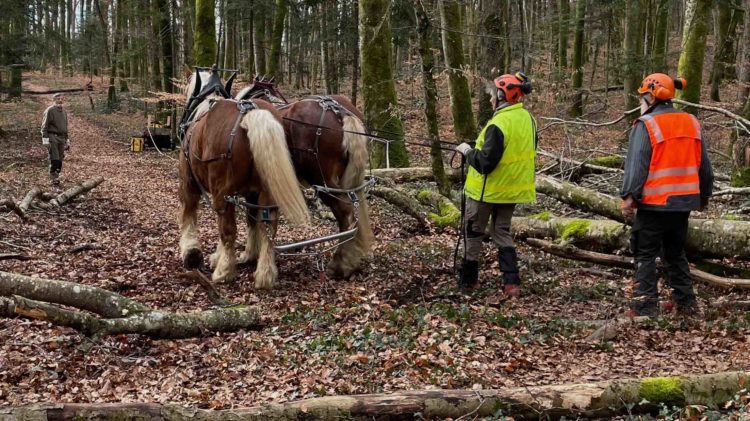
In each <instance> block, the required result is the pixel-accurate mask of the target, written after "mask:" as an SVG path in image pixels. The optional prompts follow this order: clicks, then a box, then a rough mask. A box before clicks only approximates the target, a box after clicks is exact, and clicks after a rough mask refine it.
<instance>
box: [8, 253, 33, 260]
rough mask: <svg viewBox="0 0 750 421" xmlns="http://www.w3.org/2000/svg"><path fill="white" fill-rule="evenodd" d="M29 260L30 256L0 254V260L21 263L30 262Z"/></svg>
mask: <svg viewBox="0 0 750 421" xmlns="http://www.w3.org/2000/svg"><path fill="white" fill-rule="evenodd" d="M31 259H32V257H31V256H27V255H25V254H17V253H3V254H0V260H21V261H26V260H31Z"/></svg>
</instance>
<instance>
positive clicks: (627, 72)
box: [621, 0, 703, 110]
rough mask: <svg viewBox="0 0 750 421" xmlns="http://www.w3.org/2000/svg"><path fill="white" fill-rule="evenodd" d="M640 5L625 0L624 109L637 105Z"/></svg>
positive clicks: (639, 78) (639, 68)
mask: <svg viewBox="0 0 750 421" xmlns="http://www.w3.org/2000/svg"><path fill="white" fill-rule="evenodd" d="M701 1H703V0H701ZM640 9H641V8H640V5H639V3H638V1H626V2H625V13H626V15H627V20H626V24H625V40H624V47H623V50H624V52H623V63H622V66H621V67H622V68H623V72H624V74H623V84H624V91H623V94H624V95H625V109H626V110H629V109H631V108H633V107H637V106H638V93H637V92H636V89H637V88H638V85H639V84H640V82H641V72H642V69H641V66H640V52H639V51H638V39H639V38H640V36H641V32H640Z"/></svg>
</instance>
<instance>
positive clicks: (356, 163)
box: [341, 115, 374, 252]
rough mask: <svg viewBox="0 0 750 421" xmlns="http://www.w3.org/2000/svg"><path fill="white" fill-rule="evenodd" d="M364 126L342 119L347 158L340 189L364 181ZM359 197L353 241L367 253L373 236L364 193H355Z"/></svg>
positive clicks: (365, 155) (348, 119) (365, 153)
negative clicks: (356, 228) (356, 224)
mask: <svg viewBox="0 0 750 421" xmlns="http://www.w3.org/2000/svg"><path fill="white" fill-rule="evenodd" d="M359 133H365V126H364V124H362V121H360V119H359V118H357V117H355V116H351V115H348V116H345V117H344V140H343V148H344V153H345V154H346V155H347V156H348V157H349V162H348V163H347V164H346V169H345V170H344V174H343V175H342V176H341V187H342V188H345V189H353V188H355V187H359V186H360V185H362V183H363V182H364V180H365V171H366V169H367V161H368V159H367V156H368V155H367V137H366V136H365V135H364V134H359ZM357 196H358V197H359V214H358V215H357V217H358V219H359V230H358V231H357V237H356V238H355V241H356V242H357V245H358V246H359V248H360V249H361V250H362V251H363V252H367V250H369V249H370V245H371V244H372V241H373V238H374V234H373V232H372V225H371V224H370V214H369V211H368V210H367V199H366V198H365V195H364V192H362V191H360V192H358V193H357Z"/></svg>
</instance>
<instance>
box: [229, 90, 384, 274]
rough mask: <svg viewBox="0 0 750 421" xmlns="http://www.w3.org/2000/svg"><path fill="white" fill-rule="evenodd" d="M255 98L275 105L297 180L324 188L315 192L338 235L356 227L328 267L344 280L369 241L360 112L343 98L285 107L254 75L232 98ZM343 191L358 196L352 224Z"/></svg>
mask: <svg viewBox="0 0 750 421" xmlns="http://www.w3.org/2000/svg"><path fill="white" fill-rule="evenodd" d="M253 98H258V99H264V100H268V101H270V102H273V103H275V104H276V105H277V108H278V109H279V111H280V112H281V115H282V118H283V120H284V121H283V124H284V132H285V133H286V140H287V145H288V147H289V151H290V153H291V155H292V162H293V164H294V169H295V170H296V172H297V176H298V177H299V179H300V181H301V182H303V183H305V184H307V185H314V186H323V187H324V188H323V189H319V190H318V193H319V196H320V198H321V200H322V201H323V203H325V204H326V205H327V206H328V207H330V208H331V211H332V212H333V215H334V216H335V217H336V221H337V223H338V228H339V231H340V232H343V231H346V230H350V229H352V227H353V226H354V224H355V223H356V224H357V231H356V234H355V236H354V238H353V239H352V241H347V242H344V243H342V244H340V245H339V246H338V248H337V249H336V252H335V253H334V256H333V259H331V262H330V263H329V264H328V268H327V273H328V274H329V275H332V276H340V277H348V276H349V275H351V273H352V272H354V271H355V270H356V269H357V268H358V267H359V266H360V264H361V261H362V259H363V257H365V256H366V255H367V252H368V251H369V249H370V246H371V245H372V241H373V233H372V227H371V224H370V217H369V212H368V209H367V201H366V199H365V195H364V192H363V191H362V189H358V188H359V187H361V186H362V185H363V183H364V178H365V171H366V168H367V162H368V154H367V137H366V136H365V135H364V133H365V127H364V124H363V123H362V121H363V120H364V117H363V115H362V113H361V112H360V111H359V110H358V109H357V108H356V107H355V106H354V104H352V102H351V100H350V99H349V98H347V97H345V96H342V95H330V96H310V97H306V98H304V99H302V100H299V101H295V102H293V103H291V104H288V103H287V102H286V100H285V99H284V97H283V95H282V94H281V93H280V92H279V91H278V90H277V89H276V86H275V83H274V81H273V79H271V80H266V79H264V78H259V77H257V76H256V77H255V78H254V80H253V84H251V85H250V86H248V87H246V88H244V89H242V90H241V91H240V92H239V93H238V94H237V95H236V96H235V99H237V100H247V99H253ZM282 100H283V101H282ZM336 190H339V191H336ZM341 190H349V191H350V192H354V193H356V195H357V199H358V206H357V218H356V219H355V217H354V207H355V206H354V203H353V201H352V200H351V199H350V196H349V194H348V192H344V191H341Z"/></svg>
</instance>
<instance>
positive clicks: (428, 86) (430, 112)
mask: <svg viewBox="0 0 750 421" xmlns="http://www.w3.org/2000/svg"><path fill="white" fill-rule="evenodd" d="M414 10H415V11H416V16H417V31H418V34H419V55H420V56H421V57H422V87H423V89H424V115H425V119H426V120H427V135H428V136H429V137H430V139H431V142H430V156H431V158H432V172H433V174H434V177H435V182H436V183H437V186H438V190H439V191H440V193H441V194H443V195H446V196H447V195H449V194H450V191H451V186H450V183H449V182H448V178H447V177H446V175H445V170H444V167H443V151H442V149H441V148H440V146H441V145H440V130H439V128H438V119H437V86H436V84H435V79H433V76H432V69H433V63H434V61H433V57H432V43H431V40H432V27H431V25H430V19H429V17H428V16H427V11H426V10H425V7H424V2H423V1H422V0H419V1H417V2H416V3H415V4H414Z"/></svg>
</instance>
